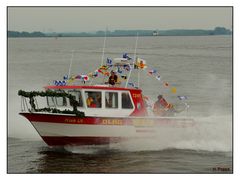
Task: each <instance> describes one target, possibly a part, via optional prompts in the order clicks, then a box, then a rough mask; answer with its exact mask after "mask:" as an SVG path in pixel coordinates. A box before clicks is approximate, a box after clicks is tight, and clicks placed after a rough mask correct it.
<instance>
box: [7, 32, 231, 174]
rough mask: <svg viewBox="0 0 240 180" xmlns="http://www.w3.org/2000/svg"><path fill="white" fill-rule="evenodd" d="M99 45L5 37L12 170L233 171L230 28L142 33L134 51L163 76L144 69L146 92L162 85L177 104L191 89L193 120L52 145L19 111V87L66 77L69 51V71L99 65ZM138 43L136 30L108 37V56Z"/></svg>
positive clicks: (159, 90) (34, 87)
mask: <svg viewBox="0 0 240 180" xmlns="http://www.w3.org/2000/svg"><path fill="white" fill-rule="evenodd" d="M102 46H103V38H95V37H94V38H57V39H56V38H9V39H8V137H9V138H8V160H7V161H8V162H7V165H8V173H232V170H233V167H232V37H231V36H196V37H194V36H189V37H183V36H182V37H178V36H176V37H170V36H169V37H161V36H160V37H139V40H138V47H137V56H138V57H141V58H142V59H145V60H146V61H147V65H148V68H154V69H156V70H157V71H158V72H159V74H160V75H161V81H158V80H156V78H154V77H152V76H149V75H147V74H146V73H145V72H141V73H140V77H141V81H140V87H142V89H143V92H144V94H145V95H147V96H148V97H150V98H152V99H153V100H155V99H156V97H157V95H158V94H159V93H161V94H163V95H164V96H165V97H166V99H167V100H168V101H170V102H172V103H175V104H177V103H181V102H180V101H179V100H178V99H177V97H176V96H177V95H184V96H187V97H188V99H187V100H186V102H187V103H188V104H189V106H190V108H189V110H188V112H187V114H186V115H188V116H191V117H193V118H194V120H195V122H196V123H195V126H194V127H187V128H175V129H174V128H172V129H171V130H169V131H168V130H165V131H164V133H161V135H159V136H157V137H156V138H154V139H152V140H144V139H142V140H137V141H134V142H127V143H124V144H116V145H114V144H113V145H111V146H110V147H106V148H102V147H101V148H99V147H85V148H84V149H83V148H79V147H63V148H61V149H59V148H58V149H56V148H50V147H48V146H47V145H46V144H45V143H44V142H43V141H42V140H41V138H40V137H39V135H38V134H37V133H36V131H35V129H34V128H33V127H32V126H31V124H30V123H29V122H28V121H27V120H26V119H24V118H23V117H21V116H20V115H18V113H19V111H20V106H21V103H20V97H18V96H17V91H18V90H19V89H23V90H27V91H29V90H42V87H43V86H45V85H48V84H49V83H52V81H53V80H61V79H62V77H63V76H64V75H66V74H68V70H69V64H70V59H71V58H72V68H71V74H79V73H88V72H91V71H94V70H95V69H96V68H97V67H98V66H99V65H100V63H101V57H102V48H103V47H102ZM134 46H135V38H134V37H121V38H120V37H114V38H112V37H111V38H107V41H106V48H105V58H107V57H111V58H114V57H121V56H122V53H124V52H128V53H129V55H130V56H133V53H134V49H135V47H134ZM72 52H73V53H72ZM72 55H73V56H72ZM133 78H134V76H133ZM162 82H167V83H168V84H169V85H170V86H172V87H176V89H177V93H176V94H173V93H171V92H170V91H169V88H166V87H164V86H163V83H162Z"/></svg>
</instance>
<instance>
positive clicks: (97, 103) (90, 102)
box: [85, 91, 102, 108]
mask: <svg viewBox="0 0 240 180" xmlns="http://www.w3.org/2000/svg"><path fill="white" fill-rule="evenodd" d="M85 97H86V104H87V107H88V108H101V107H102V93H101V92H97V91H85Z"/></svg>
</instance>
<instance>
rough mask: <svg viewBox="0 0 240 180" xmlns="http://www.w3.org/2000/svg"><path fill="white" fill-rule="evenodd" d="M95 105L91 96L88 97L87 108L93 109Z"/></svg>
mask: <svg viewBox="0 0 240 180" xmlns="http://www.w3.org/2000/svg"><path fill="white" fill-rule="evenodd" d="M96 106H97V105H96V103H95V102H94V99H93V97H92V95H91V94H89V95H88V98H87V107H90V108H95V107H96Z"/></svg>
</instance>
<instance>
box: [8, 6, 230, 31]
mask: <svg viewBox="0 0 240 180" xmlns="http://www.w3.org/2000/svg"><path fill="white" fill-rule="evenodd" d="M217 26H221V27H226V28H227V29H231V30H232V8H231V7H8V30H12V31H28V32H32V31H42V32H92V31H98V30H105V29H106V27H107V28H108V30H110V31H113V30H116V29H122V30H134V29H151V30H153V29H158V30H167V29H214V28H215V27H217Z"/></svg>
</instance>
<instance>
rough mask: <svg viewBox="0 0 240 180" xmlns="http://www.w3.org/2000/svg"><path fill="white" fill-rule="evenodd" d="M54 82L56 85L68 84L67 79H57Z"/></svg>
mask: <svg viewBox="0 0 240 180" xmlns="http://www.w3.org/2000/svg"><path fill="white" fill-rule="evenodd" d="M53 83H54V85H55V86H66V84H67V82H66V81H57V80H55V81H54V82H53Z"/></svg>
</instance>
